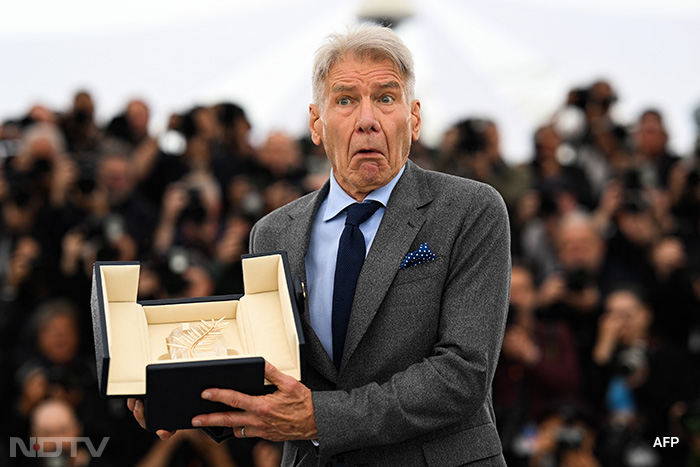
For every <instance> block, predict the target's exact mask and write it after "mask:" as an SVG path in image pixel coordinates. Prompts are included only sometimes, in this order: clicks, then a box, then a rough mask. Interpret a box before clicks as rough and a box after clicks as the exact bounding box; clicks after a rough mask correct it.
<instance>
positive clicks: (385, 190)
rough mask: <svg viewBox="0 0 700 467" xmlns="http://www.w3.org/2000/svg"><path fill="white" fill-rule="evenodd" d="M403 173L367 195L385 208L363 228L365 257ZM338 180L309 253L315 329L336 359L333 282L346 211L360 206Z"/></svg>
mask: <svg viewBox="0 0 700 467" xmlns="http://www.w3.org/2000/svg"><path fill="white" fill-rule="evenodd" d="M404 169H405V166H404V167H402V168H401V171H399V173H398V174H397V175H396V177H394V178H393V179H391V181H390V182H389V183H387V184H386V185H384V186H383V187H380V188H377V189H376V190H374V191H372V192H371V193H370V194H368V195H367V197H366V198H365V200H364V202H367V201H370V200H373V201H378V202H379V203H380V204H381V207H380V208H379V209H377V211H376V212H375V213H374V214H372V217H370V218H369V219H367V220H366V221H365V222H363V223H362V225H361V226H360V230H361V231H362V235H364V237H365V252H366V253H365V254H367V253H369V249H370V247H371V246H372V242H373V241H374V237H375V235H376V234H377V230H378V229H379V223H380V222H381V221H382V217H384V211H386V205H387V203H388V202H389V197H390V196H391V192H392V191H393V190H394V187H395V186H396V183H397V182H398V181H399V179H400V178H401V175H403V172H404ZM356 202H357V201H355V200H354V199H353V198H352V197H351V196H350V195H348V194H347V193H346V192H345V191H344V190H343V189H342V188H341V187H340V185H338V182H337V181H336V180H335V176H334V175H333V171H332V170H331V176H330V191H329V192H328V196H327V197H326V199H324V200H323V202H322V203H321V206H320V207H319V209H318V212H317V213H316V217H315V218H314V223H313V226H312V227H311V240H310V242H309V250H308V251H307V252H306V257H305V264H306V296H307V300H308V301H309V318H310V320H311V326H312V327H313V329H314V331H315V332H316V335H318V337H319V339H320V340H321V343H322V344H323V347H324V348H325V349H326V352H328V355H329V356H330V358H331V360H332V359H333V330H332V322H333V282H334V278H335V263H336V260H337V257H338V242H339V241H340V235H341V234H342V233H343V229H344V228H345V218H346V217H347V213H346V212H343V209H345V208H347V207H348V206H350V205H351V204H353V203H356Z"/></svg>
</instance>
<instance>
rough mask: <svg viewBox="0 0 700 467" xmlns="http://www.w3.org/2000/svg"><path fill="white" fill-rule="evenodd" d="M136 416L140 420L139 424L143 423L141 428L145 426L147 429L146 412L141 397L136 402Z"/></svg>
mask: <svg viewBox="0 0 700 467" xmlns="http://www.w3.org/2000/svg"><path fill="white" fill-rule="evenodd" d="M134 418H135V419H136V421H137V422H139V425H141V428H143V429H144V430H145V429H146V415H145V413H144V409H143V401H142V400H141V399H136V402H135V403H134Z"/></svg>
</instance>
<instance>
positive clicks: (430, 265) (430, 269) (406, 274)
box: [392, 258, 443, 287]
mask: <svg viewBox="0 0 700 467" xmlns="http://www.w3.org/2000/svg"><path fill="white" fill-rule="evenodd" d="M442 266H443V260H442V259H441V258H436V259H434V260H432V261H430V262H427V263H423V264H419V265H417V266H412V267H410V268H403V269H399V272H397V273H396V278H395V279H394V283H393V284H392V285H393V286H394V287H396V286H399V285H403V284H408V283H410V282H415V281H419V280H421V279H427V278H429V277H432V276H434V275H436V274H438V273H440V271H441V270H442Z"/></svg>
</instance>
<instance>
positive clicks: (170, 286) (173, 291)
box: [153, 247, 192, 297]
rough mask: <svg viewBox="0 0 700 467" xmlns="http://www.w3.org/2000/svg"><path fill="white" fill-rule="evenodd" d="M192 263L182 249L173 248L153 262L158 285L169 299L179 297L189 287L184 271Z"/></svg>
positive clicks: (185, 251)
mask: <svg viewBox="0 0 700 467" xmlns="http://www.w3.org/2000/svg"><path fill="white" fill-rule="evenodd" d="M191 263H192V261H191V259H190V256H189V254H188V252H187V250H185V249H184V248H178V247H174V248H172V249H170V250H169V251H168V252H167V253H165V254H163V255H160V256H158V257H156V258H154V260H153V269H154V271H155V272H156V274H157V275H158V278H159V279H160V285H161V286H162V287H163V290H165V293H166V294H167V295H168V296H169V297H177V296H180V295H181V294H182V293H183V292H184V291H185V289H186V288H187V287H188V286H189V281H188V280H187V279H185V277H184V274H185V271H187V269H188V268H189V267H190V264H191Z"/></svg>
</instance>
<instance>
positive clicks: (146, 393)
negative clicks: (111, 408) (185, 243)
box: [91, 252, 304, 439]
mask: <svg viewBox="0 0 700 467" xmlns="http://www.w3.org/2000/svg"><path fill="white" fill-rule="evenodd" d="M242 262H243V282H244V290H245V294H244V295H225V296H212V297H200V298H191V299H168V300H150V301H142V302H138V301H137V300H136V298H137V297H136V296H137V291H138V283H139V263H138V262H97V263H95V265H94V270H93V278H92V303H91V306H92V322H93V331H94V336H95V354H96V357H97V371H98V381H99V388H100V392H101V394H102V396H104V397H122V398H126V397H136V398H141V399H143V400H144V404H145V412H146V428H147V429H148V430H149V431H155V430H158V429H165V430H175V429H183V428H192V424H191V420H192V417H194V416H196V415H199V414H202V413H211V412H221V411H230V410H231V408H230V407H229V406H227V405H224V404H221V403H218V402H211V401H206V400H204V399H202V398H201V393H202V391H203V390H204V389H206V388H227V389H235V390H238V391H241V392H245V393H247V394H251V395H259V394H266V393H269V392H271V391H273V390H274V389H275V388H274V386H272V385H270V384H269V383H268V382H266V381H265V379H264V368H265V360H267V361H269V362H270V363H272V364H273V365H275V366H276V367H277V368H278V369H279V370H280V371H282V372H283V373H285V374H287V375H289V376H292V377H293V378H296V379H297V380H301V360H302V351H303V345H304V338H303V334H302V331H301V322H300V320H299V310H298V306H302V305H301V304H300V305H298V304H297V294H295V289H294V285H293V281H292V278H291V277H290V270H289V263H288V262H287V256H286V253H285V252H272V253H265V254H260V255H245V256H243V261H242ZM220 318H224V319H223V322H224V323H227V326H226V327H225V328H224V329H223V330H222V331H221V333H222V337H223V342H224V344H225V347H226V353H227V355H226V356H213V357H197V356H194V357H189V358H185V359H175V360H174V359H172V358H171V357H170V354H169V352H168V347H167V342H166V337H167V336H168V335H169V334H170V333H171V331H173V329H175V328H177V327H179V326H180V325H182V324H183V323H188V324H189V325H190V326H197V325H199V323H201V321H202V320H204V321H207V322H210V321H211V320H212V319H214V320H219V319H220ZM207 431H208V434H209V435H210V436H212V437H213V438H215V439H217V438H225V437H226V436H224V435H223V434H222V433H221V432H220V431H219V432H213V431H212V430H207Z"/></svg>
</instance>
